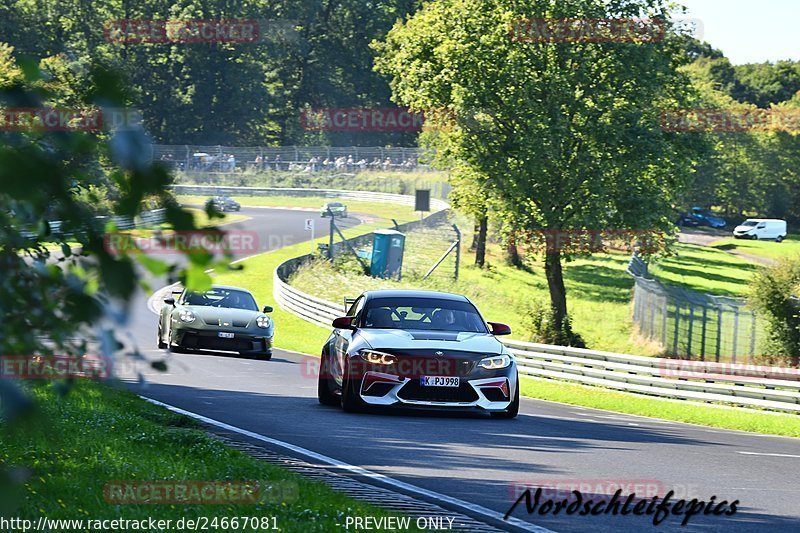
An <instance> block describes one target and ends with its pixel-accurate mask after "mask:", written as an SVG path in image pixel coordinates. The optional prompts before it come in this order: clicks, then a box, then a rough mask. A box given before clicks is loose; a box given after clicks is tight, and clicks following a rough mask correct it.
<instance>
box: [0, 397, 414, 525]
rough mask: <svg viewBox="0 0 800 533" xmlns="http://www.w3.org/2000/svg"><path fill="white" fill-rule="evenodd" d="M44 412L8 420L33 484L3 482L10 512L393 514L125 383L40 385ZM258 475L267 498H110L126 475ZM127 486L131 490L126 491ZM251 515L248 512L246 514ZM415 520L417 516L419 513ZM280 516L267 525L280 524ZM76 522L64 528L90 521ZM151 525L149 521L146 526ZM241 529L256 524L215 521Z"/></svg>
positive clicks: (4, 439) (284, 520)
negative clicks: (258, 454) (110, 488)
mask: <svg viewBox="0 0 800 533" xmlns="http://www.w3.org/2000/svg"><path fill="white" fill-rule="evenodd" d="M31 392H32V394H33V395H34V397H35V398H36V400H37V405H38V412H37V413H36V416H29V417H28V419H27V420H25V421H24V423H17V424H16V425H15V426H12V427H10V428H9V427H8V426H5V425H4V426H3V427H2V428H0V476H2V474H3V470H12V469H14V468H18V469H21V470H17V473H18V474H21V475H22V476H24V477H26V478H27V480H26V481H25V482H24V485H16V486H15V485H14V484H12V483H11V482H9V480H8V479H4V480H3V483H2V484H0V485H2V486H0V496H2V502H1V503H0V510H2V513H0V515H2V516H14V517H19V518H22V519H29V520H32V521H33V522H34V524H35V523H36V521H37V520H38V519H39V517H40V516H44V517H47V518H50V519H116V518H123V519H136V520H142V519H147V518H148V517H153V518H155V519H158V520H172V521H173V522H172V524H173V526H172V528H171V529H176V528H175V524H176V521H177V520H179V519H181V518H187V519H193V520H196V519H198V518H200V517H205V518H207V519H209V520H213V519H214V518H217V519H221V518H227V519H231V518H233V517H255V518H257V519H259V520H260V519H261V518H262V517H275V524H276V525H277V527H278V528H279V529H280V530H281V531H297V532H304V533H305V532H308V531H319V532H327V531H333V530H335V529H337V528H338V527H341V526H340V525H339V524H342V523H343V520H344V516H347V515H349V516H375V517H380V516H389V515H391V514H392V513H388V512H386V511H383V510H380V509H377V508H375V507H372V506H370V505H367V504H363V503H360V502H357V501H355V500H352V499H350V498H348V497H346V496H344V495H343V494H340V493H337V492H334V491H333V490H331V489H329V488H328V487H326V486H325V485H324V484H322V483H319V482H315V481H309V480H306V479H304V478H302V477H300V476H298V475H295V474H293V473H291V472H289V471H287V470H284V469H283V468H280V467H277V466H273V465H271V464H269V463H266V462H263V461H259V460H257V459H254V458H251V457H249V456H247V455H245V454H243V453H241V452H239V451H237V450H234V449H232V448H230V447H227V446H225V445H224V444H222V443H221V442H219V441H217V440H216V439H214V438H212V437H210V436H209V435H208V434H207V433H206V432H205V431H204V430H203V429H202V428H201V427H200V426H198V425H196V424H195V423H194V421H192V420H190V419H188V418H186V417H183V416H181V415H177V414H175V413H172V412H170V411H168V410H166V409H164V408H161V407H157V406H155V405H152V404H149V403H147V402H144V401H142V400H141V399H140V398H138V397H137V396H135V395H134V394H131V393H129V392H126V391H124V390H119V389H115V388H112V387H109V386H106V385H101V384H96V383H88V382H85V383H81V384H79V385H78V386H77V387H76V388H75V390H73V391H72V392H71V393H70V394H69V395H67V396H66V397H60V396H59V395H58V394H57V393H56V392H55V391H54V388H53V387H52V386H51V385H33V386H31ZM165 480H171V481H199V482H212V481H220V482H226V481H227V482H235V483H239V482H254V483H256V484H257V485H258V486H259V487H260V490H261V496H260V497H259V498H258V499H259V500H260V501H259V502H258V503H237V504H231V503H227V502H226V503H223V504H189V505H184V504H180V505H179V504H135V505H132V504H127V503H123V504H118V503H108V502H107V500H106V499H105V498H104V492H103V490H104V487H105V485H106V484H107V483H109V482H126V481H139V482H150V481H165ZM126 494H127V493H126ZM240 520H241V518H240ZM412 523H413V521H412ZM272 524H273V522H270V523H269V526H268V527H267V528H264V529H270V528H271V527H272ZM88 529H89V528H88V527H85V526H84V527H77V526H74V525H73V527H67V528H64V529H63V530H65V531H66V530H73V531H79V530H88ZM145 529H146V530H147V529H148V528H145ZM215 529H217V530H220V531H222V530H225V529H235V530H239V531H255V530H261V529H257V528H252V527H244V528H243V527H242V526H241V521H240V525H239V526H238V527H234V526H233V525H231V527H230V528H228V527H220V528H215Z"/></svg>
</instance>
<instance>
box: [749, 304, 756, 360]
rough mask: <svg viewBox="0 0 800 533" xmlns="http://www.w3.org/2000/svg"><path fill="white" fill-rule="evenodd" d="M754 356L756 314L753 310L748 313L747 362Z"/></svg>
mask: <svg viewBox="0 0 800 533" xmlns="http://www.w3.org/2000/svg"><path fill="white" fill-rule="evenodd" d="M755 356H756V314H755V313H754V312H751V313H750V355H749V358H748V361H747V362H748V363H750V362H751V360H752V358H753V357H755Z"/></svg>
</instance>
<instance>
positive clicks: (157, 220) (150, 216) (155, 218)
mask: <svg viewBox="0 0 800 533" xmlns="http://www.w3.org/2000/svg"><path fill="white" fill-rule="evenodd" d="M166 212H167V210H166V209H154V210H152V211H144V212H142V213H141V214H140V215H139V216H138V217H136V218H133V217H126V216H113V217H107V216H99V217H95V218H96V219H97V221H98V222H103V223H105V222H108V221H112V222H114V224H115V225H116V226H117V229H118V230H129V229H134V228H137V227H145V228H146V227H149V226H154V225H156V224H161V223H162V222H164V215H165V214H166ZM49 224H50V231H51V232H52V233H53V234H56V235H58V234H60V233H61V225H62V224H63V223H62V222H61V221H60V220H52V221H50V222H49ZM22 235H23V236H24V237H25V238H28V239H31V238H33V237H35V236H36V234H35V233H34V232H32V231H25V232H22Z"/></svg>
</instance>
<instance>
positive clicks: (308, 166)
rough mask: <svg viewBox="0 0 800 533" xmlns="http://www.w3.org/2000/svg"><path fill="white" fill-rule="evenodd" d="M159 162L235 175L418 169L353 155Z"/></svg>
mask: <svg viewBox="0 0 800 533" xmlns="http://www.w3.org/2000/svg"><path fill="white" fill-rule="evenodd" d="M160 160H161V162H162V163H164V164H166V165H168V166H172V167H174V168H177V169H179V170H186V169H187V166H188V170H190V171H201V172H236V171H244V170H249V171H253V170H256V171H266V170H284V171H287V170H288V171H294V172H319V171H337V172H360V171H364V170H414V169H416V168H417V167H418V166H419V161H418V160H417V158H415V157H410V158H402V157H401V158H393V157H386V158H383V159H382V158H380V157H373V158H372V159H371V160H369V161H368V160H367V158H364V157H361V158H358V159H356V157H355V156H353V155H348V156H338V157H325V158H324V159H323V158H322V157H318V156H314V157H311V159H309V160H308V161H284V160H283V158H282V157H281V154H276V155H275V157H274V158H272V159H270V158H269V157H267V156H262V155H260V154H259V155H256V156H255V157H254V158H253V159H252V160H241V159H240V160H238V161H237V159H236V157H235V156H234V155H233V154H229V153H220V154H208V153H205V152H195V153H193V154H192V155H191V157H190V158H189V159H188V160H178V159H176V158H175V157H174V156H173V154H172V153H165V154H164V155H162V156H161V158H160Z"/></svg>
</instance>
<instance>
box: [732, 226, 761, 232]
mask: <svg viewBox="0 0 800 533" xmlns="http://www.w3.org/2000/svg"><path fill="white" fill-rule="evenodd" d="M751 229H756V227H755V226H736V227H735V228H733V231H739V232H744V231H750V230H751Z"/></svg>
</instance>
